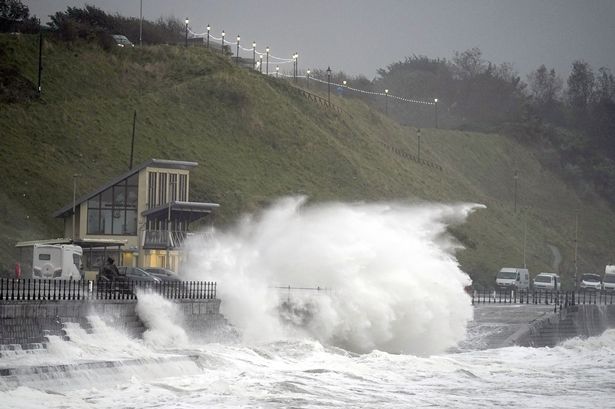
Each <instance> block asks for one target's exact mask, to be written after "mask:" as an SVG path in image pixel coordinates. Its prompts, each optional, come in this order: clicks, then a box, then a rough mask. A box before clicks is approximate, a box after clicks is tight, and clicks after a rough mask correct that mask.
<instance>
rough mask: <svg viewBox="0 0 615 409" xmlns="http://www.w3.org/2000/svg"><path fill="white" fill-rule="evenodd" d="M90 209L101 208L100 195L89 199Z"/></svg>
mask: <svg viewBox="0 0 615 409" xmlns="http://www.w3.org/2000/svg"><path fill="white" fill-rule="evenodd" d="M88 209H100V195H96V196H94V197H93V198H91V199H90V200H88Z"/></svg>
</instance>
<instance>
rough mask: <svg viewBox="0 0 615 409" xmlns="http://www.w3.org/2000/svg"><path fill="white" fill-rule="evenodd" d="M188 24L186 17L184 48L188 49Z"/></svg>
mask: <svg viewBox="0 0 615 409" xmlns="http://www.w3.org/2000/svg"><path fill="white" fill-rule="evenodd" d="M189 22H190V20H188V17H186V47H188V23H189Z"/></svg>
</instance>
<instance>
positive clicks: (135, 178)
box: [126, 173, 139, 186]
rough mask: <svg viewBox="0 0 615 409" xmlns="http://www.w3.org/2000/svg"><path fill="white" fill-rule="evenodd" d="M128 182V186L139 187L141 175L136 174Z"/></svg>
mask: <svg viewBox="0 0 615 409" xmlns="http://www.w3.org/2000/svg"><path fill="white" fill-rule="evenodd" d="M126 181H127V182H128V186H138V185H139V174H138V173H135V174H134V175H132V176H131V177H129V178H128V179H126Z"/></svg>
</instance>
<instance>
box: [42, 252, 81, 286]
mask: <svg viewBox="0 0 615 409" xmlns="http://www.w3.org/2000/svg"><path fill="white" fill-rule="evenodd" d="M32 253H33V254H32V256H33V257H32V277H33V278H35V279H58V280H71V279H72V280H80V279H81V272H80V269H81V257H82V256H83V249H82V248H81V247H79V246H74V245H72V244H35V245H34V248H33V251H32Z"/></svg>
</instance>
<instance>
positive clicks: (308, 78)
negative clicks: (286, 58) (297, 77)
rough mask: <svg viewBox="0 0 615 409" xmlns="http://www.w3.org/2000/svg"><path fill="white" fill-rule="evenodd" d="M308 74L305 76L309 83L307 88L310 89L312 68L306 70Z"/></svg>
mask: <svg viewBox="0 0 615 409" xmlns="http://www.w3.org/2000/svg"><path fill="white" fill-rule="evenodd" d="M306 74H307V75H306V76H305V81H306V83H307V89H310V70H309V69H308V70H307V71H306Z"/></svg>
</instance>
